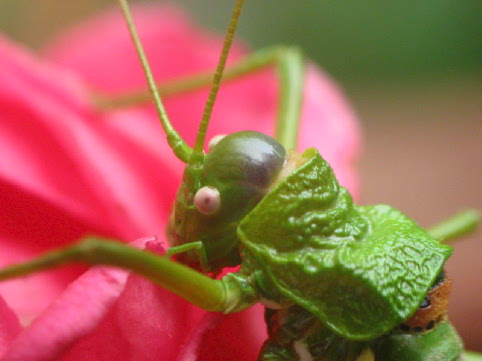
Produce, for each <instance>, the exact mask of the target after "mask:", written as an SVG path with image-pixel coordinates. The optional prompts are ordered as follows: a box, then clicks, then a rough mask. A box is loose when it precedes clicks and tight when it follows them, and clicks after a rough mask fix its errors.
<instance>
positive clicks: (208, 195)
mask: <svg viewBox="0 0 482 361" xmlns="http://www.w3.org/2000/svg"><path fill="white" fill-rule="evenodd" d="M220 204H221V197H220V195H219V191H218V190H217V189H216V188H213V187H202V188H200V189H199V190H198V191H197V192H196V194H195V195H194V206H195V207H196V208H197V210H198V211H199V212H200V213H202V214H211V213H214V212H216V211H217V210H218V208H219V205H220Z"/></svg>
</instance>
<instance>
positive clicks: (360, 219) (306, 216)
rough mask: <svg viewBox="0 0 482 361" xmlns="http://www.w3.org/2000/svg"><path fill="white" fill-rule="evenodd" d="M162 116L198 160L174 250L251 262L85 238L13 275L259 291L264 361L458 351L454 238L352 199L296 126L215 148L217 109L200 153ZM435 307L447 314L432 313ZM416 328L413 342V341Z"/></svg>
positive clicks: (237, 137)
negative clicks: (79, 268) (449, 269)
mask: <svg viewBox="0 0 482 361" xmlns="http://www.w3.org/2000/svg"><path fill="white" fill-rule="evenodd" d="M123 6H124V7H125V6H126V4H125V3H123ZM240 6H241V2H240V1H238V7H237V9H238V10H239V9H240ZM224 54H227V51H226V52H224ZM221 64H222V62H221ZM292 69H295V70H292ZM296 69H297V68H296V67H294V68H290V71H296ZM220 73H221V71H219V72H218V74H220ZM149 77H150V76H149ZM150 82H151V83H152V80H151V79H150ZM214 84H216V85H219V79H218V80H216V81H215V82H214ZM153 88H155V87H153ZM292 99H294V101H293V102H294V103H295V104H294V105H289V103H290V102H291V101H292ZM296 99H297V98H296V97H295V98H290V99H288V100H287V101H286V102H287V103H286V104H287V106H288V108H290V109H293V108H292V107H296V106H297V105H296V104H297V101H296ZM212 100H213V99H212ZM213 101H214V100H213ZM208 109H209V108H208ZM160 113H161V118H162V119H163V120H164V123H165V128H166V133H167V135H168V137H169V140H170V144H171V145H172V148H173V151H174V152H175V154H176V155H177V156H178V157H179V158H180V159H181V160H182V161H184V162H185V163H187V166H186V171H185V176H184V181H183V184H182V185H181V188H180V190H179V195H178V198H177V202H176V205H175V208H174V214H173V217H172V220H171V224H170V227H169V235H170V240H171V244H172V246H173V247H172V248H171V249H170V250H169V251H168V253H169V254H171V255H175V256H176V258H178V260H179V261H180V262H181V263H185V264H188V265H190V266H191V267H193V268H196V269H198V270H200V271H202V272H203V273H217V272H218V271H219V270H221V269H222V268H224V267H226V266H234V265H237V264H240V263H241V271H239V272H238V273H233V274H230V275H228V276H226V277H225V278H223V279H222V280H219V281H215V280H212V279H210V278H208V277H206V276H203V275H202V274H201V273H197V272H196V271H193V270H191V269H190V268H187V267H184V266H182V265H179V264H176V263H174V262H171V261H170V260H168V259H167V258H159V257H157V256H153V255H150V254H148V253H144V252H140V251H136V250H133V249H130V248H128V247H125V246H121V245H119V244H117V243H111V242H108V241H101V242H99V241H87V242H84V243H82V244H80V245H79V246H75V247H74V248H70V249H68V250H63V251H59V252H57V253H51V254H49V255H48V256H45V257H44V258H39V259H37V260H36V261H34V262H33V263H30V264H27V265H23V266H18V267H16V268H11V269H10V270H5V271H4V273H2V275H3V277H9V276H13V275H19V274H22V273H24V272H32V271H34V270H36V269H40V268H43V267H46V266H51V265H53V264H55V263H61V262H67V261H70V260H83V261H86V262H88V263H94V264H96V263H107V264H114V265H117V266H121V267H126V268H129V269H133V270H135V271H138V272H139V273H141V274H143V275H145V276H147V277H149V278H151V279H153V280H154V281H156V282H157V283H159V284H160V285H161V286H164V287H166V288H168V289H170V290H172V291H173V292H176V293H179V294H180V295H181V296H182V297H184V298H186V299H188V300H189V301H191V302H192V303H194V304H197V305H199V306H201V307H203V308H205V309H208V310H214V311H223V312H234V311H237V310H240V309H243V308H246V307H249V306H250V305H252V304H254V303H256V302H260V301H262V302H263V303H265V304H266V305H267V306H269V310H268V311H267V315H266V318H267V321H268V325H269V329H270V334H271V335H270V339H269V340H268V341H267V343H266V344H265V346H264V347H263V350H262V351H261V355H260V360H263V359H266V360H269V359H271V360H276V359H280V360H282V359H286V360H292V359H297V358H299V357H301V356H300V355H302V354H303V355H305V356H307V357H311V358H315V359H327V358H331V359H339V360H343V359H344V360H351V359H353V360H355V359H359V360H361V359H374V358H376V359H392V360H396V359H399V360H404V359H410V360H414V359H416V357H419V359H428V357H433V358H435V357H438V358H440V357H439V356H440V353H441V354H442V355H443V357H445V359H456V358H457V357H458V356H459V354H460V353H461V345H460V342H459V340H458V338H457V335H456V333H455V331H454V330H453V329H452V328H451V327H450V324H449V323H448V322H447V321H446V320H445V319H444V317H445V316H444V315H445V304H446V297H447V291H446V289H447V288H448V287H449V283H450V282H449V280H448V278H447V277H445V275H444V274H443V272H442V267H443V264H444V262H445V260H446V259H447V258H448V256H449V254H450V249H449V248H448V247H446V246H442V245H440V244H439V243H438V241H436V240H434V239H433V238H432V237H431V236H430V235H429V234H427V233H426V232H425V231H423V230H422V229H420V228H419V227H418V226H416V225H415V224H414V222H413V221H411V220H409V219H408V218H406V217H405V216H404V215H402V214H401V213H400V212H398V211H396V210H394V209H392V208H390V207H388V206H374V207H356V206H354V205H353V203H352V201H351V197H350V195H349V194H348V193H347V191H346V190H345V189H344V188H342V187H340V186H339V184H338V183H337V181H336V179H335V178H334V176H333V174H332V172H331V169H330V167H329V165H328V164H327V163H326V162H325V161H324V160H323V159H322V158H321V156H320V155H319V154H318V153H317V152H316V150H314V149H309V150H307V151H306V152H305V153H303V154H301V155H298V154H295V153H289V152H288V153H287V152H286V150H285V148H287V147H290V142H292V141H293V140H292V139H293V135H292V134H293V133H292V132H288V131H287V130H286V129H287V126H281V127H280V128H281V134H280V135H279V136H278V140H279V141H276V140H274V139H273V138H270V137H267V136H265V135H263V134H260V133H255V132H240V133H235V134H232V135H229V136H226V137H225V138H223V139H222V140H220V141H219V142H218V143H217V144H214V143H213V144H211V146H212V147H211V148H212V150H211V151H210V152H209V153H208V155H204V154H203V152H202V147H203V143H204V132H205V128H206V127H207V120H208V119H209V116H206V118H205V120H204V121H203V123H202V126H201V130H200V132H199V133H198V134H199V135H198V139H197V141H196V145H195V147H194V149H192V150H191V149H190V148H189V147H187V145H185V143H184V142H183V141H182V139H180V138H179V136H177V134H176V133H175V132H174V131H173V130H172V129H170V126H169V123H167V122H166V120H165V116H164V115H162V113H163V111H162V109H161V110H160ZM287 113H289V112H287ZM289 122H290V121H289ZM289 122H288V123H289ZM285 138H286V139H285ZM281 144H283V145H285V146H284V147H283V146H282V145H281ZM313 175H315V177H314V176H313ZM464 219H465V218H464ZM267 224H276V225H278V226H279V227H276V229H274V227H266V225H267ZM456 228H457V227H456ZM457 229H458V228H457ZM449 233H450V232H449ZM446 235H447V234H446ZM451 235H452V234H451V233H450V234H449V235H448V236H451ZM180 284H181V285H182V287H179V285H180ZM194 291H195V292H194ZM428 304H430V305H432V304H433V305H439V306H437V310H438V311H437V312H435V313H431V314H428V315H426V314H425V311H424V310H425V309H427V308H429V307H428ZM406 338H409V339H410V340H413V342H415V344H411V345H405V342H406ZM447 340H449V341H447ZM400 345H404V348H403V351H402V353H401V354H399V353H397V352H400V351H398V350H399V346H400ZM447 345H448V347H446V346H447ZM426 348H428V350H427V349H426ZM409 351H410V352H414V353H416V355H415V356H414V355H410V354H409V353H408V352H409ZM408 355H409V356H408Z"/></svg>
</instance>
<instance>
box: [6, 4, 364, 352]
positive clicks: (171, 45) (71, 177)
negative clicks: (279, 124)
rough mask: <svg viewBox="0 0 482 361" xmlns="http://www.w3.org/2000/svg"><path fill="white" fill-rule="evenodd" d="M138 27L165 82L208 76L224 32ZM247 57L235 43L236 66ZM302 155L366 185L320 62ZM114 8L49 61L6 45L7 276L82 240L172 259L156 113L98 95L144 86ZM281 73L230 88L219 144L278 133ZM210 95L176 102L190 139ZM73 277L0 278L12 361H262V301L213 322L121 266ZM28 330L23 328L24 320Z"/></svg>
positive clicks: (167, 24)
mask: <svg viewBox="0 0 482 361" xmlns="http://www.w3.org/2000/svg"><path fill="white" fill-rule="evenodd" d="M134 17H135V19H136V21H137V23H138V24H139V27H140V32H141V37H142V38H143V40H144V44H145V46H146V49H147V53H148V56H149V58H150V60H151V62H152V64H153V66H154V69H155V75H156V78H157V79H158V80H159V81H163V80H166V79H170V78H175V77H176V76H179V75H181V74H187V73H191V72H196V71H201V70H210V69H212V68H213V66H214V64H215V63H216V60H217V56H218V52H219V51H218V49H219V48H220V37H219V36H215V35H212V34H208V33H205V32H202V31H201V30H200V29H198V28H196V27H195V26H193V25H192V24H190V22H189V20H187V19H186V18H185V15H183V14H182V13H181V12H179V11H178V10H176V9H172V8H165V7H164V8H159V7H156V6H153V5H143V6H138V7H136V9H135V12H134ZM245 52H246V50H245V49H244V48H243V47H242V46H241V45H236V46H235V47H234V49H233V52H232V57H233V58H236V57H239V56H240V55H241V54H243V53H245ZM306 80H307V81H306V90H305V101H304V102H305V104H304V112H303V118H302V130H301V131H302V133H301V139H300V143H301V147H300V148H301V149H304V148H306V147H308V146H316V147H317V148H318V149H319V150H320V152H321V154H323V155H324V157H325V158H326V159H327V160H328V161H329V162H330V163H331V164H332V166H333V167H334V168H335V171H336V172H337V174H338V176H339V179H340V181H341V182H342V184H344V185H346V186H348V187H349V188H350V189H351V190H352V191H353V190H355V191H356V189H355V186H356V179H355V176H354V174H353V170H352V162H353V158H354V156H355V155H356V153H357V151H358V129H357V124H356V122H355V120H354V116H353V114H352V112H351V110H350V108H349V107H348V105H347V104H346V103H345V101H344V99H343V97H342V96H341V95H340V93H339V91H338V89H337V88H336V86H335V85H334V84H333V83H332V82H331V80H330V79H329V78H327V77H326V76H325V75H323V74H322V73H320V71H319V70H317V69H316V68H315V66H313V65H310V66H309V69H308V73H307V77H306ZM144 84H145V81H144V77H143V75H142V73H141V71H140V67H139V63H138V60H137V58H136V55H135V52H134V48H133V46H132V44H131V42H130V39H129V37H128V34H127V31H126V29H125V25H124V24H123V21H122V18H121V16H120V12H119V11H117V10H116V11H112V12H109V13H106V14H105V15H102V16H99V17H97V18H95V19H93V20H92V21H90V22H88V23H86V24H83V25H82V26H80V27H79V28H77V29H75V30H73V31H72V32H70V33H68V34H66V35H64V36H63V37H62V38H60V39H59V40H58V41H57V42H55V43H54V44H53V45H52V46H51V47H50V49H49V50H48V51H47V52H46V59H44V60H39V59H37V58H36V57H35V56H33V55H32V54H30V53H29V52H28V51H25V50H23V49H21V48H19V47H18V46H17V45H15V44H12V43H11V42H9V41H8V40H6V39H1V40H0V114H1V115H2V121H1V122H0V127H1V130H0V145H1V149H2V157H1V159H0V187H1V192H0V195H1V197H2V202H1V204H2V205H3V208H2V215H1V217H0V266H2V265H6V264H10V263H15V262H19V261H20V260H25V259H27V258H29V257H33V256H34V255H36V254H38V253H39V252H41V251H44V250H48V249H50V248H52V247H55V246H61V245H64V244H68V243H70V242H73V241H75V240H77V239H79V238H80V237H82V236H83V235H85V234H92V233H94V234H98V235H102V236H107V237H113V238H117V239H120V240H123V241H132V240H134V239H136V238H141V237H146V236H152V235H157V237H158V239H159V241H155V240H153V239H152V238H150V239H140V240H139V241H137V243H136V245H137V246H139V247H147V248H149V249H154V250H159V251H160V250H161V248H162V247H163V245H164V243H163V239H164V235H163V229H164V227H165V224H166V221H167V215H168V212H169V210H170V205H171V204H172V201H173V198H174V194H175V190H176V188H177V186H178V185H179V183H180V175H181V172H182V164H181V163H180V162H179V161H178V160H176V159H175V158H174V156H173V155H172V152H171V151H170V149H169V148H168V146H167V145H166V143H165V140H164V139H165V136H164V135H163V133H162V130H161V127H160V125H159V124H158V121H157V119H156V117H155V114H154V112H153V110H152V109H151V107H136V108H132V109H122V110H118V111H109V112H103V111H99V110H97V109H96V108H95V107H93V105H92V102H91V95H92V90H94V89H95V90H98V91H104V92H106V93H109V94H113V93H118V92H122V91H126V90H130V89H137V88H143V87H144ZM276 87H277V82H276V79H275V77H274V74H273V71H272V70H267V71H263V72H259V73H257V74H256V75H253V76H250V77H246V78H244V79H242V80H239V81H236V82H232V83H229V84H226V86H224V87H223V89H222V91H221V94H220V96H219V98H218V102H217V104H216V107H215V110H214V114H213V119H212V124H211V126H210V129H209V134H208V137H211V136H213V135H215V134H225V133H231V132H233V131H237V130H243V129H253V130H259V131H263V132H266V133H269V134H272V130H273V127H274V123H273V119H274V112H275V108H276ZM205 97H206V91H205V90H203V91H196V92H192V93H189V94H184V95H179V96H175V97H170V98H168V99H166V107H167V110H168V112H169V114H170V116H171V119H172V120H173V122H174V124H175V127H176V128H177V129H178V130H179V131H180V133H181V134H182V135H183V137H185V139H186V140H187V141H188V142H189V143H190V144H192V141H193V139H194V136H195V133H196V130H197V125H198V122H199V119H200V115H201V113H202V108H203V105H204V101H205ZM83 271H84V268H80V267H66V268H62V269H60V270H55V271H52V272H45V273H42V274H36V275H32V276H30V277H26V278H23V279H19V280H12V281H8V282H3V283H1V284H0V294H1V295H2V296H3V299H4V300H5V301H4V300H3V299H1V298H0V357H1V358H0V359H1V360H85V359H89V360H112V359H117V360H151V359H152V360H160V359H164V360H176V358H179V360H184V361H185V360H187V359H189V357H192V355H193V354H194V355H196V354H197V355H198V356H197V359H198V360H226V359H235V360H240V361H242V360H246V361H248V360H254V359H255V358H256V355H257V352H258V351H259V347H260V345H261V343H262V342H263V340H264V338H265V334H266V332H265V327H264V325H263V321H262V320H263V317H262V309H261V307H254V308H252V309H250V310H247V311H244V312H243V313H241V314H235V315H229V316H227V317H221V316H219V315H217V314H206V313H204V312H203V311H202V310H199V309H197V308H195V307H193V306H191V305H189V304H188V303H186V302H185V301H183V300H181V299H179V298H178V297H176V296H174V295H172V294H170V293H169V292H166V291H164V290H162V289H159V288H158V287H156V286H154V285H152V284H151V283H150V282H148V281H146V280H144V279H142V278H140V277H138V276H134V275H131V276H128V273H126V272H124V271H120V270H114V269H110V268H103V267H95V268H92V269H90V270H89V271H87V272H86V273H84V274H82V275H81V276H80V277H79V278H77V277H78V276H79V275H80V274H81V273H82V272H83ZM21 325H23V326H21Z"/></svg>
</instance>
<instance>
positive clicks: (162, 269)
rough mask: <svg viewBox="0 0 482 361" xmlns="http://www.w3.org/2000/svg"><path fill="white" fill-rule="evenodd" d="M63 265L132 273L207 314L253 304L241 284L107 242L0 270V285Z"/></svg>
mask: <svg viewBox="0 0 482 361" xmlns="http://www.w3.org/2000/svg"><path fill="white" fill-rule="evenodd" d="M67 263H84V264H88V265H106V266H115V267H120V268H124V269H127V270H130V271H133V272H135V273H137V274H139V275H141V276H143V277H145V278H147V279H150V280H151V281H152V282H154V283H156V284H157V285H159V286H161V287H163V288H165V289H167V290H169V291H171V292H173V293H176V294H177V295H179V296H180V297H182V298H184V299H185V300H187V301H189V302H190V303H192V304H194V305H196V306H198V307H201V308H203V309H205V310H207V311H213V312H232V311H235V310H238V309H243V308H247V307H249V306H251V305H252V304H254V303H255V302H256V301H257V300H256V299H255V297H253V299H252V300H250V301H249V302H245V301H244V299H245V298H246V297H245V296H246V292H245V290H244V289H243V287H245V286H244V284H241V283H240V282H236V281H233V279H232V277H225V279H223V280H213V279H211V278H209V277H207V276H205V275H203V274H201V273H199V272H196V271H194V270H192V269H190V268H189V267H186V266H184V265H182V264H179V263H176V262H173V261H171V260H170V259H169V258H168V257H166V256H159V255H156V254H154V253H152V252H149V251H143V250H140V249H137V248H133V247H130V246H127V245H125V244H122V243H119V242H115V241H111V240H104V239H102V240H101V239H93V238H90V239H86V240H84V241H81V242H79V243H77V244H74V245H73V246H70V247H66V248H61V249H57V250H54V251H52V252H49V253H46V254H44V255H42V256H40V257H38V258H35V259H33V260H31V261H29V262H25V263H20V264H16V265H12V266H10V267H7V268H4V269H2V270H0V281H1V280H6V279H11V278H15V277H20V276H25V275H28V274H31V273H34V272H37V271H41V270H45V269H49V268H53V267H57V266H61V265H64V264H67Z"/></svg>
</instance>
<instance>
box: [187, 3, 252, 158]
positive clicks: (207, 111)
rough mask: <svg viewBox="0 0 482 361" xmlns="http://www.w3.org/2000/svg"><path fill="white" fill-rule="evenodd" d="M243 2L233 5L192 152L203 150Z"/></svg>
mask: <svg viewBox="0 0 482 361" xmlns="http://www.w3.org/2000/svg"><path fill="white" fill-rule="evenodd" d="M243 2H244V0H237V1H236V5H235V6H234V10H233V15H232V16H231V21H230V22H229V27H228V31H227V32H226V37H225V38H224V44H223V50H222V52H221V56H220V57H219V62H218V65H217V68H216V72H215V73H214V78H213V85H212V86H211V91H210V92H209V97H208V100H207V102H206V106H205V108H204V113H203V117H202V120H201V124H200V126H199V131H198V133H197V137H196V144H195V145H194V153H202V151H203V146H204V139H205V138H206V131H207V128H208V125H209V119H210V118H211V113H212V110H213V106H214V102H215V100H216V96H217V94H218V90H219V85H220V84H221V79H222V77H223V71H224V67H225V66H226V60H227V58H228V55H229V49H230V48H231V44H232V43H233V37H234V33H235V32H236V27H237V25H238V19H239V16H240V15H241V9H242V7H243Z"/></svg>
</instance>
